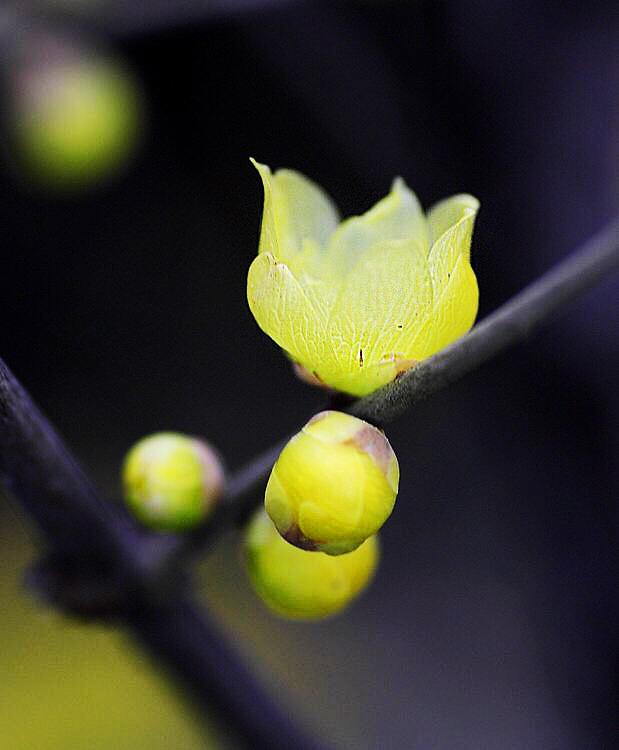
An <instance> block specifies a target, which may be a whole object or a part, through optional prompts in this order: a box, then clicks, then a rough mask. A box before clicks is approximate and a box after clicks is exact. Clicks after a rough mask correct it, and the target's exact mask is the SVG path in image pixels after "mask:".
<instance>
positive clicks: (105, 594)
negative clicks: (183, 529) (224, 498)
mask: <svg viewBox="0 0 619 750" xmlns="http://www.w3.org/2000/svg"><path fill="white" fill-rule="evenodd" d="M0 478H1V479H2V480H3V481H4V483H5V485H6V487H7V489H8V490H9V491H10V492H11V494H12V495H13V496H14V497H15V498H16V499H17V500H18V501H19V502H20V504H21V505H22V506H23V508H24V509H25V510H26V511H27V512H28V514H29V515H30V516H31V518H32V519H33V520H34V522H35V523H36V525H37V526H38V528H39V530H40V532H41V534H42V537H43V541H44V544H45V546H46V547H47V548H48V549H49V551H50V554H49V555H48V556H47V557H46V558H45V559H44V560H42V561H41V562H40V563H39V564H38V565H36V566H34V567H33V568H32V569H31V571H30V575H29V583H30V585H31V586H32V588H33V589H34V590H35V591H36V592H37V593H38V595H39V596H40V597H41V598H43V599H45V600H46V601H48V602H50V603H53V604H55V605H56V606H58V607H60V608H62V609H63V610H64V611H66V612H68V613H71V614H74V615H79V616H83V617H89V618H96V619H109V620H111V621H113V622H118V621H120V622H121V623H124V624H125V625H127V626H128V627H129V628H130V630H131V631H132V633H133V634H134V635H135V637H136V638H137V639H138V641H140V642H141V643H142V644H143V645H144V646H146V648H147V649H148V650H149V651H150V653H151V654H152V655H153V657H154V658H155V659H156V660H157V661H158V662H159V663H160V664H162V665H163V666H165V667H166V668H167V669H168V670H169V671H170V672H171V673H172V674H173V676H174V677H175V678H176V679H177V680H178V681H179V683H180V684H181V686H182V687H183V688H185V689H186V690H188V691H189V692H190V693H191V694H192V695H193V696H194V698H195V700H196V701H197V702H198V703H199V705H200V706H201V707H204V708H208V709H209V710H212V711H213V712H214V713H215V714H216V715H217V716H219V718H220V719H221V720H222V721H223V722H224V723H225V724H226V726H227V728H228V729H229V730H230V731H232V732H235V733H237V734H238V735H239V736H240V738H241V739H242V740H243V741H244V745H246V746H247V747H257V748H265V750H266V748H275V749H276V750H277V748H282V749H283V748H290V747H295V748H297V747H299V748H313V747H317V745H314V744H312V742H311V741H310V740H308V739H307V738H306V737H305V735H304V734H303V733H302V732H301V731H300V730H299V729H297V728H296V727H295V726H294V724H293V722H292V721H290V720H289V718H288V717H287V716H286V715H285V714H284V713H282V712H281V710H280V709H278V708H277V707H276V706H275V704H274V703H273V702H272V701H271V699H270V697H269V696H268V695H267V694H266V693H264V691H263V690H262V689H261V688H260V687H259V686H258V685H257V683H256V681H255V680H254V679H253V677H252V676H251V674H249V672H248V671H247V670H245V669H244V667H243V666H242V664H241V663H240V662H239V661H238V659H237V657H236V655H235V654H234V653H233V652H232V651H231V650H230V649H229V648H228V646H227V645H226V644H225V643H224V642H223V641H222V640H221V639H220V638H219V637H218V636H217V635H216V634H214V633H213V631H212V629H211V626H210V624H209V623H208V621H207V620H206V618H205V617H204V614H203V613H202V612H201V611H200V610H199V609H198V608H197V607H196V606H195V605H194V604H190V603H187V601H186V600H183V599H180V597H181V596H183V592H184V590H185V586H184V583H185V580H184V578H183V577H182V574H181V573H182V572H181V571H178V570H177V569H176V566H174V567H173V566H167V568H166V567H165V566H162V565H161V564H160V563H161V561H162V560H163V559H165V558H166V555H165V554H164V553H165V552H166V550H167V549H168V547H169V546H170V544H171V543H173V542H176V540H175V538H174V537H158V536H155V535H147V534H146V533H140V532H139V531H138V530H137V529H136V528H135V527H134V526H132V525H131V524H130V523H129V520H128V519H127V518H125V517H124V516H123V515H122V513H121V512H120V510H119V509H117V508H116V506H114V505H112V504H111V503H108V502H107V501H106V500H105V498H102V497H101V496H100V495H99V494H98V493H97V492H96V490H95V489H94V488H93V486H92V484H91V482H90V481H89V480H88V478H87V477H86V476H85V474H84V473H83V471H82V470H81V469H80V468H79V466H78V465H77V462H76V461H75V459H74V458H73V456H72V455H71V454H70V452H69V450H68V449H67V448H66V446H65V445H64V443H63V442H62V440H61V439H60V438H59V436H58V435H57V433H56V432H55V430H54V429H53V427H52V426H51V425H50V424H49V422H48V421H47V420H46V419H45V417H44V416H43V415H42V414H41V412H40V411H39V410H38V409H37V408H36V406H35V405H34V404H33V402H32V400H31V399H30V397H29V396H28V394H27V393H26V392H25V390H24V389H23V388H22V386H21V385H20V384H19V383H18V381H17V380H16V378H15V377H14V376H13V374H12V373H11V372H10V371H9V369H8V368H7V367H6V365H5V364H4V363H3V362H2V361H1V360H0ZM247 482H248V479H247V477H245V476H244V475H243V474H240V475H239V476H238V477H237V478H236V480H235V481H234V482H233V483H232V487H231V489H232V490H233V491H235V492H236V493H237V494H236V497H237V499H238V501H239V504H240V501H241V498H242V496H243V493H244V489H245V487H246V486H247ZM235 488H236V489H235ZM167 559H168V560H169V559H170V558H169V556H167ZM166 573H167V574H168V575H166Z"/></svg>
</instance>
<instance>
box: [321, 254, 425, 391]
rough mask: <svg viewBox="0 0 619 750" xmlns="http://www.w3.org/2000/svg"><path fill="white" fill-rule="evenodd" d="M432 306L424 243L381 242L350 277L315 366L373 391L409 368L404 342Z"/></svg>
mask: <svg viewBox="0 0 619 750" xmlns="http://www.w3.org/2000/svg"><path fill="white" fill-rule="evenodd" d="M431 310H432V283H431V279H430V274H429V271H428V266H427V258H426V250H425V246H424V244H423V243H422V242H420V241H419V240H408V241H401V240H400V241H391V242H377V243H376V244H375V245H374V246H373V247H371V248H369V249H368V250H366V252H365V253H363V255H362V257H361V258H360V260H359V262H358V263H357V265H356V266H355V268H354V270H353V271H352V272H351V273H349V275H348V276H347V277H346V280H345V282H344V284H343V286H342V288H341V290H340V292H339V295H338V298H337V301H336V302H335V304H334V306H333V310H332V313H331V315H330V317H329V319H328V321H327V329H326V330H327V333H328V348H327V349H326V350H325V357H324V359H323V360H322V361H321V362H318V363H316V364H315V365H314V368H313V369H314V370H316V371H317V372H318V375H319V377H320V378H321V379H322V380H323V381H324V382H326V383H328V384H329V385H332V386H334V387H336V388H339V389H341V390H344V391H346V392H348V393H352V394H354V395H363V394H365V393H370V392H371V391H372V390H375V389H376V388H378V387H379V386H380V385H383V384H385V383H388V382H389V381H390V380H393V378H394V377H395V375H396V374H397V373H398V372H401V371H402V370H403V369H407V367H408V365H409V364H410V363H407V362H405V360H407V359H408V352H407V351H406V348H405V345H404V344H405V342H406V340H410V338H411V331H415V330H417V328H418V326H419V325H421V324H422V323H423V321H425V320H426V318H427V317H428V316H429V314H430V312H431Z"/></svg>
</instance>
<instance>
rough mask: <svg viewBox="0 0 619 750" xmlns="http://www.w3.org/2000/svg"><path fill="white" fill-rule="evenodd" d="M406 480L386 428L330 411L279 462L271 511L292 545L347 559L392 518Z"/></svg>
mask: <svg viewBox="0 0 619 750" xmlns="http://www.w3.org/2000/svg"><path fill="white" fill-rule="evenodd" d="M399 477H400V472H399V468H398V461H397V458H396V456H395V453H394V452H393V449H392V448H391V445H390V444H389V441H388V440H387V438H386V437H385V436H384V434H383V433H382V432H381V431H380V430H379V429H377V428H376V427H374V426H373V425H371V424H368V423H367V422H364V421H363V420H362V419H357V417H353V416H351V415H350V414H343V413H342V412H338V411H323V412H321V413H320V414H317V415H316V416H315V417H313V418H312V419H310V421H309V422H308V423H307V424H306V425H305V427H303V429H302V430H301V432H299V433H297V434H296V435H295V436H294V437H293V438H292V439H291V440H290V441H289V442H288V444H287V445H286V447H285V448H284V450H283V451H282V452H281V454H280V456H279V458H278V459H277V461H276V462H275V466H274V467H273V470H272V471H271V476H270V478H269V481H268V484H267V488H266V494H265V499H264V503H265V508H266V511H267V513H268V514H269V516H270V517H271V519H272V521H273V523H274V524H275V526H276V527H277V529H278V531H279V532H280V534H281V535H282V536H283V537H284V539H286V540H287V541H288V542H290V543H291V544H294V545H295V546H297V547H300V548H301V549H305V550H319V551H321V552H326V553H328V554H330V555H341V554H343V553H346V552H351V551H352V550H354V549H356V548H357V547H358V546H359V545H360V544H361V543H362V542H363V541H364V540H365V539H367V538H368V537H370V536H372V535H373V534H375V533H376V532H377V531H378V530H379V529H380V527H381V526H382V525H383V524H384V522H385V521H386V520H387V518H388V517H389V515H390V514H391V511H392V510H393V505H394V503H395V498H396V495H397V492H398V481H399Z"/></svg>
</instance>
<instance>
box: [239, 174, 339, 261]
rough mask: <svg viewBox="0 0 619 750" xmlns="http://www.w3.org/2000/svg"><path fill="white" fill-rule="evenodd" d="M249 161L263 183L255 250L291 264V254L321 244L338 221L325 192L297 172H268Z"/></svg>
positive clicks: (335, 210) (308, 250)
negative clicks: (261, 209) (258, 234)
mask: <svg viewBox="0 0 619 750" xmlns="http://www.w3.org/2000/svg"><path fill="white" fill-rule="evenodd" d="M251 161H252V164H253V165H254V166H255V167H256V169H257V170H258V172H259V173H260V177H261V178H262V184H263V186H264V210H263V214H262V229H261V233H260V246H259V252H260V253H271V255H273V256H274V257H275V258H277V260H280V261H285V262H287V263H289V264H292V265H294V258H295V256H297V255H299V254H302V253H304V252H305V253H310V254H312V253H314V252H316V251H317V250H320V249H321V248H323V247H324V246H325V245H326V243H327V240H328V238H329V236H330V235H331V234H332V233H333V232H334V231H335V228H336V227H337V225H338V222H339V216H338V212H337V209H336V208H335V206H334V204H333V202H332V201H331V199H330V198H329V196H328V195H327V194H326V193H325V192H324V191H323V190H322V189H321V188H320V187H318V185H316V184H315V183H314V182H312V181H311V180H308V179H307V177H304V176H303V175H302V174H300V173H299V172H294V171H293V170H290V169H280V170H278V171H277V172H276V173H275V174H272V173H271V170H270V169H269V167H267V166H266V165H265V164H259V163H258V162H257V161H255V160H254V159H252V160H251Z"/></svg>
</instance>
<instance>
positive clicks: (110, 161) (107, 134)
mask: <svg viewBox="0 0 619 750" xmlns="http://www.w3.org/2000/svg"><path fill="white" fill-rule="evenodd" d="M16 78H17V83H16V85H15V86H14V91H13V107H12V127H13V133H14V141H15V145H16V147H17V156H18V159H19V164H20V166H21V167H22V168H23V169H24V170H25V171H26V173H27V174H28V175H29V176H31V177H32V178H33V179H34V180H35V181H36V182H38V183H40V184H44V185H46V186H51V187H54V188H62V189H65V188H70V189H74V188H80V187H83V186H86V185H90V184H95V183H98V182H100V181H101V180H102V179H105V178H107V177H109V176H111V175H113V174H114V173H116V172H117V170H118V169H119V168H121V167H122V166H123V164H124V163H125V162H126V161H127V159H128V157H129V156H130V155H131V154H132V152H133V151H134V148H135V146H136V143H137V140H138V135H139V131H140V126H141V97H140V93H139V90H138V87H137V84H136V82H135V80H134V79H133V77H132V75H131V74H130V72H129V71H128V70H127V69H126V68H125V67H124V66H123V65H122V64H120V63H118V62H117V61H116V60H114V59H112V58H107V59H106V58H98V57H92V56H88V55H86V54H84V55H83V56H80V55H76V54H67V55H66V57H63V56H60V55H56V56H53V57H52V60H51V62H48V63H47V64H46V63H44V62H43V61H41V60H38V61H37V62H36V63H33V64H31V65H28V66H26V67H25V68H24V69H23V70H22V71H21V72H20V74H19V75H18V76H17V77H16Z"/></svg>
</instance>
